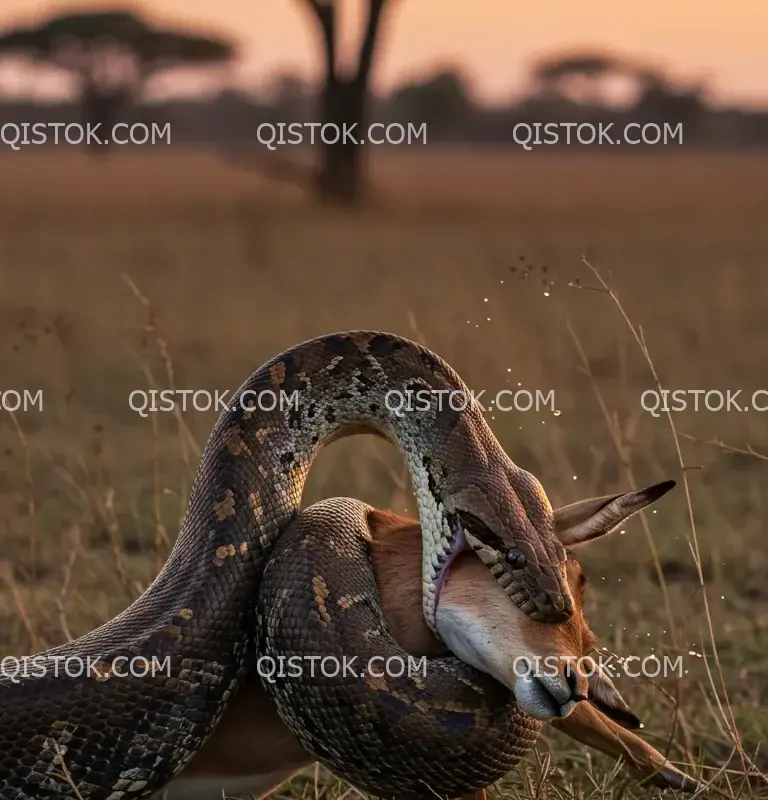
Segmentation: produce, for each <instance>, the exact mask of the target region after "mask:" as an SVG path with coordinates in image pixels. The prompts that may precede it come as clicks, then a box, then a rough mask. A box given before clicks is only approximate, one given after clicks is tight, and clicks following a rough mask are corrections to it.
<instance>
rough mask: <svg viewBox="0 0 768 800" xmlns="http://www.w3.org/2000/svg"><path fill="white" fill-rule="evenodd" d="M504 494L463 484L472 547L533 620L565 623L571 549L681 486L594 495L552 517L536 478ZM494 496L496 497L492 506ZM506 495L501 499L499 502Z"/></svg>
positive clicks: (461, 519) (465, 528)
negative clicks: (603, 495)
mask: <svg viewBox="0 0 768 800" xmlns="http://www.w3.org/2000/svg"><path fill="white" fill-rule="evenodd" d="M514 485H515V489H514V490H512V489H511V488H510V489H509V490H508V491H507V492H506V493H505V492H504V491H503V487H501V488H502V491H500V487H499V485H498V484H496V485H495V486H493V490H492V491H490V492H489V491H487V490H485V491H484V490H481V489H480V487H479V486H477V485H472V486H469V487H465V488H464V489H462V490H460V491H459V492H457V493H456V495H454V498H453V502H454V508H455V511H454V515H455V520H456V524H460V526H461V528H462V532H463V536H464V542H465V543H466V546H468V547H469V548H471V549H472V550H473V551H474V552H475V553H476V554H477V555H478V556H479V558H480V560H481V561H482V562H483V563H484V564H485V565H486V566H487V567H488V569H489V570H490V572H491V574H492V575H493V577H494V578H495V579H496V581H497V583H498V584H499V585H500V586H501V587H502V588H503V589H504V591H505V593H506V594H507V596H508V597H509V598H510V599H511V600H512V602H513V603H514V604H515V605H516V606H518V608H520V609H521V610H522V611H524V612H525V613H526V614H527V615H528V616H529V617H531V619H534V620H538V621H540V622H553V623H558V622H564V621H566V620H568V619H570V618H571V616H572V615H573V613H574V602H573V597H572V595H571V591H570V588H569V585H568V579H567V572H566V561H567V552H566V550H567V548H571V547H574V546H577V545H579V544H583V543H584V542H587V541H590V540H592V539H594V538H596V537H598V536H603V535H605V534H607V533H610V532H611V531H613V530H615V529H616V528H617V527H618V526H619V525H621V524H622V523H624V522H625V521H626V520H627V519H628V518H629V517H631V516H632V515H633V514H636V513H637V512H638V511H641V510H642V509H643V508H646V507H647V506H649V505H650V504H651V503H653V502H655V501H656V500H658V499H659V498H660V497H662V496H663V495H665V494H666V493H667V492H668V491H669V490H670V489H672V487H673V486H674V485H675V482H674V481H665V482H663V483H659V484H655V485H654V486H650V487H648V488H645V489H641V490H639V491H635V492H628V493H624V494H617V495H608V496H605V497H596V498H590V499H587V500H582V501H579V502H577V503H573V504H571V505H569V506H565V507H563V508H561V509H558V510H557V512H554V511H553V510H552V508H551V506H550V504H549V501H548V500H547V497H546V494H545V493H544V489H543V488H542V486H541V484H540V483H539V482H538V480H537V479H536V478H535V477H534V476H533V475H531V474H530V473H527V472H524V471H523V470H519V471H518V472H517V473H515V475H514ZM489 497H493V498H496V500H495V502H493V503H491V502H490V501H489V499H488V498H489ZM499 498H501V502H499Z"/></svg>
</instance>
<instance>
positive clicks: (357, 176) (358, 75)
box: [302, 0, 389, 206]
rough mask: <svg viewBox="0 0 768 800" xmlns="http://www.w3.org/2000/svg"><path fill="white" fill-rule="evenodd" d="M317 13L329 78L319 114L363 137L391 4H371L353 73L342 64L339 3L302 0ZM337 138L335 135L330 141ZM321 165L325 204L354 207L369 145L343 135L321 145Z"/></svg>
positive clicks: (376, 0) (317, 182) (385, 0)
mask: <svg viewBox="0 0 768 800" xmlns="http://www.w3.org/2000/svg"><path fill="white" fill-rule="evenodd" d="M302 2H303V3H304V5H305V6H306V7H307V8H308V9H309V10H310V12H311V13H312V15H313V17H314V19H315V21H316V23H317V25H318V27H319V30H320V34H321V37H322V44H323V50H324V76H323V85H322V91H321V95H320V116H321V121H322V122H323V123H324V124H327V123H332V124H334V125H336V126H338V130H340V131H343V129H344V127H345V126H346V128H347V130H349V129H350V128H352V130H353V133H354V138H357V139H359V138H361V137H364V131H365V128H366V123H367V122H368V119H369V108H370V78H371V68H372V66H373V60H374V56H375V53H376V46H377V44H378V41H379V33H380V30H381V23H382V19H383V16H384V12H385V7H386V6H388V5H389V0H367V3H368V5H367V14H366V21H365V28H364V32H363V38H362V41H361V43H360V48H359V51H358V56H357V61H356V64H355V66H354V69H353V70H352V72H351V74H343V73H342V72H341V70H340V69H339V65H338V24H337V20H338V17H337V13H336V12H337V3H336V0H302ZM331 138H333V137H331ZM321 153H322V155H321V159H320V164H319V165H318V168H317V170H316V172H315V176H314V189H315V193H316V194H317V196H318V197H319V198H320V199H321V200H323V201H326V202H330V203H334V204H337V205H344V206H351V205H354V204H355V203H357V202H358V201H359V200H360V199H361V197H362V195H363V193H364V189H365V183H366V181H365V178H366V175H365V146H364V145H363V146H361V145H355V143H354V141H353V139H351V138H349V137H347V140H346V141H345V140H344V137H343V135H342V136H340V137H339V140H338V142H335V143H334V144H324V143H323V144H322V146H321Z"/></svg>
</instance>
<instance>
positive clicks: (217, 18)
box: [0, 0, 768, 104]
mask: <svg viewBox="0 0 768 800" xmlns="http://www.w3.org/2000/svg"><path fill="white" fill-rule="evenodd" d="M109 2H110V0H104V2H103V3H94V2H90V3H89V2H83V1H82V0H81V1H80V2H79V3H75V4H77V5H105V4H109ZM113 2H115V3H117V2H119V0H113ZM362 2H363V0H341V4H342V9H343V14H344V35H345V41H346V42H347V43H350V42H353V41H354V35H355V33H356V30H355V26H356V25H357V24H359V17H358V15H357V9H358V8H360V7H361V4H362ZM62 5H66V7H72V6H73V3H72V2H69V3H66V4H63V3H55V2H54V3H51V2H40V1H39V0H0V25H8V24H12V23H14V22H16V21H22V20H27V19H30V17H31V16H34V15H37V14H45V13H47V12H49V11H50V10H51V9H55V8H59V7H61V6H62ZM303 6H304V3H303V0H146V2H144V3H141V4H139V5H136V6H135V7H136V8H138V9H142V10H146V11H147V12H151V13H152V15H153V16H155V17H158V18H161V19H163V20H164V21H170V22H173V21H181V22H183V23H185V24H189V25H191V26H192V25H193V26H198V25H199V26H201V27H202V28H208V27H210V28H213V29H218V30H220V31H222V32H231V33H233V34H234V35H236V36H238V37H239V39H240V41H241V43H242V50H243V63H242V65H241V66H240V67H239V68H238V73H239V74H240V75H241V76H242V78H243V80H244V81H246V82H247V83H248V84H249V85H254V86H255V85H258V82H259V80H260V78H261V77H262V76H263V75H265V74H266V73H268V72H271V71H273V70H275V69H278V68H280V67H285V66H293V67H296V68H298V69H300V70H301V71H302V72H305V73H306V74H307V75H310V74H312V73H313V72H314V70H315V68H316V66H317V64H318V50H317V42H316V38H315V35H314V34H315V31H314V28H312V27H311V26H310V24H309V23H310V20H309V17H308V16H307V14H306V12H305V11H304V7H303ZM389 23H390V24H388V25H387V26H386V28H385V32H384V33H385V36H384V39H383V41H382V48H381V51H380V55H381V57H380V60H379V62H378V65H377V69H376V73H375V81H376V86H377V88H382V89H386V88H388V87H389V86H391V85H392V83H393V82H397V81H399V80H402V79H403V78H406V77H408V76H409V75H414V74H423V73H424V72H426V71H428V70H429V68H430V67H432V66H434V65H435V64H436V63H437V62H442V63H449V62H450V63H455V64H460V65H461V66H462V67H464V68H465V70H466V74H467V75H468V76H469V77H470V78H471V79H472V80H473V81H474V84H475V87H476V89H477V91H478V94H479V95H480V96H481V97H483V98H489V99H504V98H505V97H506V96H509V94H510V92H519V91H520V90H521V89H523V88H524V86H525V77H526V74H527V64H528V63H529V62H530V60H531V59H532V58H534V57H536V56H538V55H539V54H542V53H549V52H553V51H558V50H560V49H562V48H567V47H571V46H584V47H586V46H589V47H599V48H612V49H614V50H616V51H617V52H619V53H624V54H628V55H631V56H633V57H636V58H642V59H648V60H650V61H655V62H656V63H657V64H660V65H662V66H663V67H665V68H667V69H668V70H669V71H670V72H671V73H672V74H673V75H675V76H678V77H680V78H682V79H690V80H699V79H702V78H704V79H707V81H708V83H709V84H710V85H711V86H712V88H713V89H714V91H713V95H714V96H715V97H717V98H718V99H726V100H736V101H742V102H744V101H746V102H750V103H759V102H763V103H766V104H768V45H766V42H768V1H767V0H728V2H722V0H578V2H576V1H575V0H536V1H535V2H527V3H520V2H516V0H391V12H390V18H389ZM12 83H13V81H12V80H9V78H8V76H7V74H6V73H0V87H2V88H4V89H5V90H6V91H7V90H8V89H9V86H10V88H11V89H12V88H13V86H12Z"/></svg>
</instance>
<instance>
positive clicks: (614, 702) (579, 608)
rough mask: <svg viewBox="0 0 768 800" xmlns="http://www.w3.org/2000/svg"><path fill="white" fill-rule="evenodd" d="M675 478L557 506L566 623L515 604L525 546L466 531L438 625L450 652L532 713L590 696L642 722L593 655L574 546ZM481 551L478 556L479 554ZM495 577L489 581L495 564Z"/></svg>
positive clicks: (624, 720)
mask: <svg viewBox="0 0 768 800" xmlns="http://www.w3.org/2000/svg"><path fill="white" fill-rule="evenodd" d="M674 485H675V483H674V481H666V482H664V483H660V484H657V485H655V486H651V487H648V488H646V489H641V490H639V491H636V492H628V493H625V494H618V495H609V496H606V497H596V498H590V499H588V500H582V501H579V502H577V503H573V504H572V505H568V506H565V507H563V508H559V509H557V510H556V511H555V512H554V517H555V533H556V535H557V537H558V538H559V540H560V542H561V543H562V545H563V546H564V547H565V548H566V550H567V551H569V559H568V562H567V565H566V566H567V575H568V584H569V588H570V591H571V593H572V595H573V598H574V613H573V615H572V617H571V618H570V619H568V620H567V621H565V622H561V623H545V622H538V621H536V620H533V619H531V618H530V617H529V616H528V615H526V614H524V613H523V612H522V611H520V609H518V608H517V607H516V606H515V604H514V603H510V601H509V598H508V597H506V593H505V590H504V588H502V587H503V586H504V585H505V580H504V577H505V576H502V575H501V573H502V571H504V572H506V573H507V574H508V575H509V576H510V578H509V580H508V581H507V582H506V583H507V585H511V586H514V580H513V578H514V574H515V571H516V570H519V569H523V568H524V567H525V561H524V556H523V557H522V561H521V558H520V556H522V553H520V552H519V551H517V552H515V548H511V549H510V550H509V551H507V552H504V553H502V552H498V551H497V550H494V549H493V548H491V547H489V546H487V545H485V544H483V543H482V542H480V541H479V540H478V539H476V538H474V537H473V536H472V535H471V534H469V533H465V537H466V541H467V545H468V549H467V550H466V551H465V552H463V553H461V554H460V556H459V557H457V558H456V559H455V561H454V562H453V563H452V564H451V565H450V568H449V573H448V576H447V579H446V581H445V584H444V586H443V588H442V591H441V593H440V596H439V602H438V606H437V632H438V634H439V636H440V637H441V638H442V640H443V641H444V642H445V644H446V645H447V646H448V647H449V648H450V649H451V651H452V652H453V653H454V654H455V655H456V656H458V657H459V658H461V659H462V660H463V661H465V662H466V663H468V664H471V665H472V666H473V667H475V668H476V669H479V670H481V671H482V672H485V673H488V674H489V675H492V676H493V677H494V678H496V680H498V681H499V682H501V683H503V684H504V685H505V686H507V687H508V688H509V689H510V690H511V691H513V692H514V695H515V698H516V700H517V702H518V704H519V706H520V707H521V708H522V710H523V711H525V712H526V713H527V714H530V715H531V716H532V717H535V718H536V719H539V720H543V721H548V720H554V719H562V718H564V717H567V716H568V715H569V714H570V713H571V712H572V711H573V710H574V708H575V706H576V704H577V703H578V702H579V701H581V700H586V699H587V698H589V699H590V700H591V701H592V702H593V704H594V705H595V706H596V707H597V708H599V709H600V710H601V711H602V712H603V713H604V714H605V715H606V716H608V717H610V718H611V719H613V720H614V721H616V722H618V723H619V724H620V725H622V726H624V727H626V728H636V727H639V726H640V721H639V720H638V719H637V717H636V716H635V715H634V714H633V713H632V711H631V710H630V709H629V707H628V706H627V704H626V703H625V702H624V700H623V699H622V697H621V695H620V694H619V692H618V691H617V690H616V688H615V686H614V685H613V683H612V682H611V681H610V679H609V678H608V676H607V675H605V673H604V672H602V671H601V670H600V669H599V668H598V666H597V664H596V663H595V662H594V661H588V660H586V657H587V656H588V654H589V653H590V651H592V650H593V649H594V647H595V644H596V638H597V637H596V636H595V635H594V634H593V633H592V631H591V630H590V628H589V625H588V624H587V622H586V620H585V619H584V613H583V607H584V588H585V583H586V579H585V577H584V574H583V573H582V570H581V567H580V566H579V563H578V562H577V561H576V560H575V559H573V558H571V557H570V551H571V550H572V549H573V548H576V547H578V546H580V545H584V544H586V543H587V542H591V541H593V540H595V539H597V538H599V537H601V536H605V535H607V534H608V533H610V532H611V531H613V530H615V529H616V528H617V527H619V526H620V525H622V524H623V523H624V522H625V521H626V520H627V519H628V518H629V517H631V516H632V515H633V514H636V513H637V512H638V511H641V510H642V509H644V508H647V507H648V506H649V505H651V504H652V503H653V502H655V501H656V500H658V499H659V498H660V497H662V496H663V495H665V494H666V493H667V492H668V491H669V490H670V489H671V488H672V487H673V486H674ZM471 551H474V552H475V553H476V554H477V556H479V558H476V557H473V556H472V552H471ZM489 567H490V568H491V569H490V572H491V573H492V574H493V575H494V577H495V578H496V580H488V575H487V573H488V568H489Z"/></svg>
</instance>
